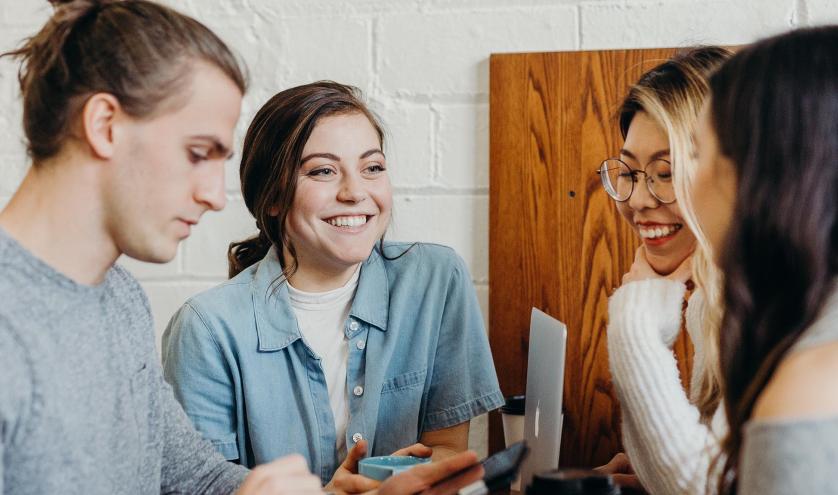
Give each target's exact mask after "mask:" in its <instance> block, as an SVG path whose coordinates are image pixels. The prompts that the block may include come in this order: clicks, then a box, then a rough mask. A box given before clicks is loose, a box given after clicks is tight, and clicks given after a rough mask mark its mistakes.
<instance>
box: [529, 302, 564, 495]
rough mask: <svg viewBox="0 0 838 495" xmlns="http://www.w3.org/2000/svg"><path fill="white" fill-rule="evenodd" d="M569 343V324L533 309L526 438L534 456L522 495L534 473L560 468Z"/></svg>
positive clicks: (531, 457) (531, 455)
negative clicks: (566, 361)
mask: <svg viewBox="0 0 838 495" xmlns="http://www.w3.org/2000/svg"><path fill="white" fill-rule="evenodd" d="M566 343H567V327H566V326H565V324H564V323H562V322H560V321H559V320H557V319H555V318H553V317H551V316H549V315H547V314H546V313H543V312H541V311H539V310H538V309H536V308H533V309H532V317H531V319H530V350H529V358H528V361H527V401H526V406H525V409H524V439H525V440H526V441H527V445H528V446H529V448H530V455H529V456H528V457H527V459H526V461H524V465H523V466H522V467H521V492H524V491H525V490H526V487H527V486H529V484H530V481H531V480H532V477H533V474H535V473H539V472H541V471H549V470H553V469H556V468H558V467H559V447H560V446H561V440H562V419H563V417H562V393H563V392H564V366H565V345H566Z"/></svg>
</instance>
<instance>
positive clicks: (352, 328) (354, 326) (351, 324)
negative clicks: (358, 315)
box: [349, 320, 358, 331]
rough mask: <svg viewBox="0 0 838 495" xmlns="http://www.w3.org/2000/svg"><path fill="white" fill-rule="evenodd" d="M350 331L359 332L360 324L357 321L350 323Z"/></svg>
mask: <svg viewBox="0 0 838 495" xmlns="http://www.w3.org/2000/svg"><path fill="white" fill-rule="evenodd" d="M349 329H350V330H353V331H354V330H358V322H357V321H354V320H353V321H352V322H350V323H349Z"/></svg>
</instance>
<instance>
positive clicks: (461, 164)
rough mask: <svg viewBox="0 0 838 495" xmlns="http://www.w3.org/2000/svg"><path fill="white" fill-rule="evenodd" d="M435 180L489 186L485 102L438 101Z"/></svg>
mask: <svg viewBox="0 0 838 495" xmlns="http://www.w3.org/2000/svg"><path fill="white" fill-rule="evenodd" d="M438 111H439V114H440V119H439V120H440V123H439V132H438V133H437V136H436V142H437V143H438V144H437V153H438V156H439V164H438V173H439V177H438V178H437V182H438V183H439V184H440V185H442V186H446V187H457V188H488V187H489V106H488V105H487V104H479V105H440V106H439V107H438Z"/></svg>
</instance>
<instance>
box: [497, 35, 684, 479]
mask: <svg viewBox="0 0 838 495" xmlns="http://www.w3.org/2000/svg"><path fill="white" fill-rule="evenodd" d="M672 53H673V50H671V49H654V50H615V51H598V52H573V53H565V52H554V53H529V54H509V55H493V56H492V57H491V60H490V74H491V75H490V156H491V158H490V160H491V164H490V172H491V175H490V199H489V204H490V207H489V208H490V213H489V223H490V228H489V254H490V258H489V259H490V261H489V276H490V283H489V287H490V293H489V331H490V342H491V345H492V352H493V354H494V359H495V365H496V368H497V370H498V377H499V379H500V383H501V389H502V390H503V392H504V394H505V395H513V394H523V393H524V391H525V389H526V385H525V384H526V363H527V349H528V342H527V337H528V333H529V314H530V308H531V307H533V306H534V307H537V308H539V309H541V310H543V311H545V312H546V313H548V314H550V315H552V316H554V317H556V318H558V319H560V320H562V321H564V322H565V323H566V324H567V326H568V355H567V367H566V374H565V395H564V404H565V421H564V432H563V437H562V454H561V464H562V465H563V466H587V467H590V466H595V465H599V464H604V463H605V462H607V461H608V460H609V459H610V458H611V456H612V455H613V454H615V453H616V452H618V451H620V450H621V446H620V415H619V405H618V403H617V399H616V397H615V394H614V390H613V386H612V382H611V376H610V373H609V370H608V356H607V345H606V334H605V329H606V322H607V303H608V296H609V295H610V294H611V292H612V291H613V289H614V288H616V287H617V286H619V283H620V280H621V278H622V275H623V273H625V272H626V271H627V270H628V269H629V267H630V266H631V262H632V260H633V259H634V251H635V249H636V247H637V246H638V243H639V240H638V239H637V237H636V235H635V234H634V232H633V231H632V229H631V227H630V225H629V224H628V223H627V222H625V221H623V219H622V218H621V217H620V216H619V214H618V212H617V210H616V208H615V206H614V203H613V201H612V200H611V199H610V198H609V197H608V196H607V195H606V193H605V191H604V190H603V189H602V187H601V186H600V182H599V176H598V175H596V174H595V173H594V172H595V170H596V169H597V167H598V166H599V163H600V162H601V161H602V160H603V159H604V158H606V157H608V156H612V155H613V154H614V153H615V152H616V151H617V150H619V148H620V145H621V144H622V139H621V137H620V135H619V130H618V127H617V121H616V111H617V109H618V108H619V104H620V103H621V101H622V98H623V96H624V95H625V93H626V91H627V89H628V86H629V85H630V84H631V83H633V82H634V81H635V80H636V79H637V78H638V77H639V76H640V75H641V73H642V72H643V71H644V70H647V69H648V68H650V67H652V66H654V65H656V64H657V63H659V62H660V61H661V60H662V59H665V58H667V57H668V56H670V55H671V54H672ZM682 333H684V334H685V332H682ZM675 349H676V353H677V355H678V357H679V366H680V367H681V370H682V377H683V379H684V380H685V383H688V371H689V369H690V367H691V363H690V360H689V359H685V357H686V356H691V355H692V350H691V348H690V344H689V342H688V341H686V340H685V335H684V337H681V338H680V339H679V342H678V343H677V344H676V346H675ZM489 446H490V450H491V451H492V452H494V451H497V450H499V449H500V448H502V447H503V431H502V426H501V422H500V418H499V415H497V414H493V415H492V416H491V417H490V445H489Z"/></svg>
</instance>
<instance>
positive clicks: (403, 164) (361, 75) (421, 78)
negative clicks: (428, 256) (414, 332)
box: [0, 0, 838, 450]
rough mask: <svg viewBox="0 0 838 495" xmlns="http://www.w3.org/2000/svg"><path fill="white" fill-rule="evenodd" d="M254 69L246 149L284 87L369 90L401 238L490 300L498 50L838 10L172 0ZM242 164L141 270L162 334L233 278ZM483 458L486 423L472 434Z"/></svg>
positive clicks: (561, 2) (798, 4)
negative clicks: (220, 203) (192, 222)
mask: <svg viewBox="0 0 838 495" xmlns="http://www.w3.org/2000/svg"><path fill="white" fill-rule="evenodd" d="M166 3H167V4H169V5H171V6H174V7H175V8H178V9H181V10H183V11H185V12H187V13H190V14H191V15H193V16H195V17H197V18H198V19H200V20H201V21H203V22H205V23H206V24H207V25H209V26H210V27H211V28H212V29H214V30H216V31H217V32H218V33H219V34H220V35H221V37H222V38H224V39H225V40H227V41H228V42H229V43H230V45H231V46H232V47H233V48H234V49H235V50H236V51H238V52H239V53H240V54H241V55H242V56H243V57H244V59H245V60H246V62H247V64H248V67H249V70H250V74H251V81H252V87H251V91H250V92H249V94H248V95H247V97H246V99H245V103H244V108H243V114H242V120H241V121H240V123H239V129H238V136H239V139H241V137H242V136H243V134H244V131H245V129H246V127H247V123H248V122H249V121H250V119H251V118H252V116H253V114H254V113H255V112H256V110H257V109H258V108H259V106H260V105H261V104H262V103H263V102H264V101H265V100H266V99H267V98H268V97H270V96H271V95H272V94H274V93H275V92H276V91H278V90H280V89H283V88H286V87H289V86H291V85H296V84H299V83H304V82H309V81H312V80H316V79H333V80H336V81H340V82H345V83H350V84H354V85H357V86H359V87H360V88H361V89H363V90H364V91H365V93H366V94H367V96H368V98H369V99H370V101H371V103H372V106H373V108H374V109H375V110H376V112H378V113H379V114H380V115H381V116H382V118H383V120H384V123H385V125H386V127H387V131H388V134H389V139H388V142H387V146H388V149H389V150H390V153H389V154H390V156H391V157H392V159H391V165H392V168H391V170H392V176H393V182H394V184H395V185H396V195H397V198H396V210H395V219H394V226H393V229H392V231H391V233H390V237H391V238H394V239H402V240H422V241H432V242H439V243H443V244H448V245H450V246H452V247H454V248H455V249H456V250H457V251H458V252H459V253H460V255H462V256H463V258H465V260H466V262H467V263H468V266H469V269H470V270H471V272H472V275H473V277H474V280H475V285H476V287H477V291H478V296H479V299H480V302H481V305H482V307H483V311H484V315H485V314H486V310H487V308H486V306H487V302H488V254H487V251H488V245H487V243H488V234H487V229H488V177H489V172H488V169H489V165H488V104H487V102H488V90H489V80H488V72H489V71H488V67H489V64H488V57H489V54H490V53H492V52H520V51H548V50H574V49H601V48H639V47H654V46H675V45H685V44H690V43H721V44H737V43H746V42H748V41H751V40H754V39H755V38H758V37H761V36H766V35H769V34H773V33H776V32H779V31H782V30H784V29H788V28H791V27H795V26H802V25H813V24H818V23H824V22H838V0H709V1H708V0H704V1H700V0H655V1H653V0H587V1H582V0H515V1H509V0H281V1H275V0H248V1H246V0H167V1H166ZM50 11H51V9H50V7H49V6H48V4H47V2H45V1H32V2H17V1H13V0H0V49H2V50H6V49H9V48H12V47H14V46H16V44H17V42H18V41H19V40H21V39H22V38H23V37H24V36H27V35H29V34H33V33H34V32H35V31H36V30H37V29H38V28H39V27H40V26H41V24H42V23H43V22H44V21H45V20H46V18H47V16H48V15H49V13H50ZM15 76H16V66H15V65H14V64H13V63H12V62H11V61H9V60H8V59H4V60H3V61H2V62H0V108H2V112H0V135H2V136H3V144H2V146H0V207H1V206H2V205H4V204H5V203H6V202H7V201H8V198H9V196H10V195H11V194H12V192H13V191H14V189H15V188H16V187H17V184H18V183H19V182H20V180H21V178H22V176H23V174H24V173H25V170H26V157H25V153H24V148H23V145H22V132H21V130H20V115H21V112H20V104H19V100H18V95H17V88H16V79H15ZM238 188H239V185H238V172H237V170H236V164H235V163H231V164H230V165H229V173H228V192H229V195H230V201H229V206H228V209H227V210H226V211H224V212H221V213H214V214H213V213H210V214H207V216H206V217H205V218H204V220H203V221H202V223H201V225H200V226H199V227H197V228H196V229H195V230H194V233H193V236H192V238H190V239H189V240H188V241H187V242H186V243H184V245H182V246H181V249H180V251H179V255H178V257H177V259H176V260H175V261H173V262H171V263H169V264H166V265H162V266H149V265H146V264H142V263H137V262H132V261H127V262H126V264H127V265H128V267H129V269H131V270H132V271H133V272H134V273H135V274H136V275H137V276H138V277H139V278H140V280H141V281H142V282H143V286H144V287H145V288H146V290H147V291H148V294H149V298H150V300H151V304H152V308H153V310H154V316H155V319H156V324H157V329H158V333H159V332H160V331H162V329H163V328H164V327H165V324H166V322H167V321H168V319H169V317H170V316H171V314H172V313H173V312H174V311H175V310H176V309H177V308H178V307H179V306H180V304H181V303H182V302H183V301H184V300H185V299H186V298H187V297H188V296H189V295H191V294H193V293H195V292H198V291H200V290H203V289H205V288H207V287H210V286H212V285H213V284H215V283H218V282H220V281H222V280H223V279H224V277H225V274H226V257H225V252H226V247H227V244H228V243H229V242H230V241H231V240H232V239H237V238H240V237H242V236H244V235H246V234H248V233H249V232H251V231H252V230H253V228H254V224H253V220H252V219H251V218H249V215H248V214H247V211H246V209H245V208H244V205H243V202H242V200H241V197H240V193H239V192H238ZM472 431H473V433H472V444H473V445H474V446H475V447H477V448H478V450H485V422H484V421H482V420H481V421H479V422H477V423H476V425H475V427H474V428H473V429H472Z"/></svg>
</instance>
